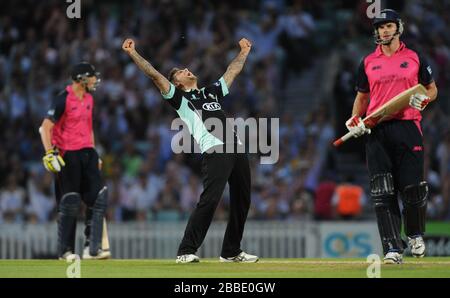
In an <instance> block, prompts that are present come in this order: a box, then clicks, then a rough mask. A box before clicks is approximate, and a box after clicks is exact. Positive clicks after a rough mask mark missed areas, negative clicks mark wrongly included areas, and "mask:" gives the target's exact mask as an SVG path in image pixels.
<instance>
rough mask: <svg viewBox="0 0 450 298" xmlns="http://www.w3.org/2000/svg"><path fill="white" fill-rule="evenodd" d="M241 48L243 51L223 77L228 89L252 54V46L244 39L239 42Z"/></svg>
mask: <svg viewBox="0 0 450 298" xmlns="http://www.w3.org/2000/svg"><path fill="white" fill-rule="evenodd" d="M239 46H240V47H241V51H240V53H239V55H237V57H236V58H234V60H233V61H232V62H231V63H230V65H229V66H228V68H227V71H226V72H225V74H224V75H223V79H224V80H225V83H226V84H227V87H228V88H230V86H231V84H232V83H233V81H234V79H235V78H236V76H237V75H238V74H239V73H240V72H241V70H242V68H243V67H244V63H245V60H246V59H247V56H248V53H250V49H251V48H252V44H251V42H250V41H248V40H247V39H245V38H242V39H241V40H240V41H239Z"/></svg>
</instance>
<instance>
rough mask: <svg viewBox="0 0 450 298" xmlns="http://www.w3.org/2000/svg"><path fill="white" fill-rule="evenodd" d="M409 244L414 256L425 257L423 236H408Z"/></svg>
mask: <svg viewBox="0 0 450 298" xmlns="http://www.w3.org/2000/svg"><path fill="white" fill-rule="evenodd" d="M408 244H409V247H410V248H411V253H412V255H413V256H414V257H416V258H423V256H424V255H425V242H424V241H423V238H422V237H421V236H419V237H415V238H410V237H408Z"/></svg>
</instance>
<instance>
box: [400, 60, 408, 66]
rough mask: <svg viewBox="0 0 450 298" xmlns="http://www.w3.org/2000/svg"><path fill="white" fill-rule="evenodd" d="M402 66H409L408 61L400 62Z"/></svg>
mask: <svg viewBox="0 0 450 298" xmlns="http://www.w3.org/2000/svg"><path fill="white" fill-rule="evenodd" d="M400 67H401V68H408V62H407V61H405V62H403V63H402V64H400Z"/></svg>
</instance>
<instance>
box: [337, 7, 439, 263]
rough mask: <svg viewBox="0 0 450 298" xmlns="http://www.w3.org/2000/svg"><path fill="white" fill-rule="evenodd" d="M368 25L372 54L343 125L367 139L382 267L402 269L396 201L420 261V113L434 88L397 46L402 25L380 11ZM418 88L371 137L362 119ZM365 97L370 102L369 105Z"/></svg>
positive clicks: (420, 65) (424, 190) (415, 57)
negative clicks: (420, 88)
mask: <svg viewBox="0 0 450 298" xmlns="http://www.w3.org/2000/svg"><path fill="white" fill-rule="evenodd" d="M380 16H384V17H377V18H375V19H374V21H373V26H374V30H375V38H376V43H377V44H378V46H377V48H376V49H375V51H374V52H373V53H371V54H369V55H368V56H366V57H365V58H364V59H363V60H362V61H361V64H360V66H359V69H358V76H357V86H356V89H357V95H356V98H355V103H354V105H353V111H352V117H351V118H350V119H349V120H348V121H347V122H346V123H345V124H346V126H347V128H348V129H349V131H350V132H352V134H353V136H354V137H359V136H362V135H364V134H369V135H368V137H367V143H366V156H367V164H368V169H369V176H370V191H371V197H372V200H373V204H374V207H375V213H376V217H377V222H378V230H379V233H380V238H381V241H382V244H383V253H384V255H385V256H384V263H386V264H400V263H402V253H403V250H404V248H405V243H404V242H403V241H402V239H401V236H400V232H401V225H402V223H401V213H400V208H399V204H398V201H397V194H398V193H400V196H401V198H402V202H403V220H404V225H405V232H406V235H407V236H408V243H409V246H410V248H411V252H412V254H413V256H415V257H423V256H424V255H425V244H424V241H423V238H422V236H423V234H424V232H425V216H426V208H427V198H428V185H427V182H425V181H424V152H423V142H422V131H421V125H420V120H421V119H422V116H421V113H420V112H421V111H423V109H424V108H425V107H426V106H427V104H429V103H430V102H431V101H433V100H435V99H436V96H437V88H436V84H435V83H434V80H433V77H432V71H431V67H430V66H429V64H428V63H427V61H426V60H425V59H424V57H422V56H421V55H420V54H418V53H417V52H415V51H413V50H411V49H409V48H407V47H406V45H405V44H404V43H403V42H401V41H400V35H401V34H402V32H403V23H402V21H401V19H400V17H399V15H398V13H397V12H396V11H394V10H391V9H385V10H382V11H381V14H380ZM418 83H421V84H422V85H424V86H425V88H426V89H427V94H426V95H423V94H419V93H417V94H413V95H412V96H411V98H410V102H409V105H410V106H409V107H408V108H406V109H404V110H402V111H401V112H399V113H397V114H396V115H394V116H393V119H392V120H389V121H386V122H382V123H380V124H379V125H377V126H376V127H375V128H373V129H372V131H371V130H370V129H368V128H366V127H365V125H364V123H363V121H361V116H363V115H364V114H370V113H371V112H372V111H374V110H375V109H377V108H378V107H379V106H381V105H383V104H384V103H385V102H386V101H387V100H389V99H390V98H393V97H394V96H395V95H397V94H399V93H401V92H402V91H404V90H406V89H408V88H410V87H413V86H415V85H417V84H418ZM369 96H370V101H369Z"/></svg>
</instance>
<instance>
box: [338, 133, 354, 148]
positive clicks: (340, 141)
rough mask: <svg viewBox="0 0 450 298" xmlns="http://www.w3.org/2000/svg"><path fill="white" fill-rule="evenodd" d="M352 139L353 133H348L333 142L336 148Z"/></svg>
mask: <svg viewBox="0 0 450 298" xmlns="http://www.w3.org/2000/svg"><path fill="white" fill-rule="evenodd" d="M351 137H353V134H352V133H351V132H348V133H346V134H345V135H343V136H342V137H340V138H339V139H337V140H336V141H334V142H333V145H334V147H339V146H341V145H342V144H343V143H344V142H345V141H347V140H348V139H350V138H351Z"/></svg>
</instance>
